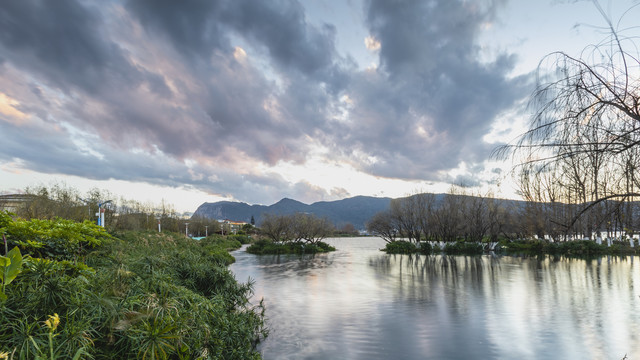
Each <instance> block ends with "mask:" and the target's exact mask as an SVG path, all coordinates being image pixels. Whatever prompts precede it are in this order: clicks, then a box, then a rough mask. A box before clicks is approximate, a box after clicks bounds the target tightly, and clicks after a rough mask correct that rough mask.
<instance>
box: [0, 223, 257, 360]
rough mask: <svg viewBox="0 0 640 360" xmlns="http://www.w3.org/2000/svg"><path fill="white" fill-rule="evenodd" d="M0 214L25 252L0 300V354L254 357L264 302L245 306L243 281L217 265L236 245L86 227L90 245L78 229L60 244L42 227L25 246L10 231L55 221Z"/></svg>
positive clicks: (11, 239)
mask: <svg viewBox="0 0 640 360" xmlns="http://www.w3.org/2000/svg"><path fill="white" fill-rule="evenodd" d="M2 220H3V222H1V223H0V225H2V229H0V231H2V232H5V233H6V235H7V247H8V248H11V246H15V245H17V246H19V247H21V248H23V249H24V253H25V254H26V255H27V256H25V257H24V259H23V266H22V269H21V272H20V273H19V274H18V276H17V277H16V278H15V280H14V281H13V282H12V283H11V284H9V285H8V286H6V289H5V292H6V295H7V299H6V300H5V301H0V324H2V326H0V353H3V352H5V353H9V356H13V358H14V359H34V358H37V357H39V356H40V357H42V358H46V359H50V358H69V359H70V358H73V357H74V356H76V355H77V356H78V358H95V359H127V358H144V359H168V358H171V359H179V358H183V359H195V358H204V359H259V358H260V355H259V353H258V352H256V351H255V344H256V343H257V342H258V341H259V340H260V339H261V338H263V337H264V336H266V330H265V328H264V314H263V310H264V308H263V307H262V304H259V305H257V306H252V305H251V304H250V303H249V301H248V299H249V297H250V295H251V284H238V283H237V282H236V281H235V279H234V277H233V275H232V274H231V273H230V271H229V270H228V269H227V268H226V265H227V264H229V263H231V262H232V261H233V258H232V257H231V256H230V255H229V254H228V252H227V249H229V248H237V247H239V246H240V243H239V242H238V241H236V240H228V239H223V238H222V237H219V236H211V237H208V238H206V239H203V240H201V241H195V240H191V239H188V238H185V237H184V236H181V235H178V234H175V233H171V234H169V233H162V234H159V233H157V232H146V233H139V232H138V233H133V232H127V233H119V234H114V236H113V237H112V236H109V235H107V234H106V233H103V232H102V230H101V229H91V226H94V225H92V224H90V225H91V226H89V227H90V229H89V230H90V231H97V232H98V234H100V236H98V237H94V238H95V239H96V240H99V241H97V242H92V244H93V245H94V246H93V247H90V246H86V245H87V243H86V242H87V241H88V239H87V238H88V236H86V234H85V235H82V236H79V237H76V236H75V235H74V236H71V237H69V239H71V240H69V242H71V243H73V244H69V243H66V242H65V241H66V240H65V239H67V238H66V237H62V236H60V237H57V238H55V237H52V236H50V234H51V231H49V230H47V231H48V232H47V231H44V233H45V234H49V235H47V236H43V235H42V234H41V232H40V231H34V232H33V233H32V235H31V236H34V237H33V238H34V239H36V240H32V241H37V242H42V243H44V244H45V245H44V246H42V247H35V246H31V245H29V244H28V243H27V240H28V239H26V238H25V237H19V236H17V235H15V234H18V233H25V232H16V231H15V230H16V228H19V229H25V228H29V229H30V231H31V230H34V229H47V228H48V227H49V226H50V227H51V228H55V227H56V225H55V224H58V223H60V222H59V221H52V222H51V223H50V224H48V225H46V226H45V225H43V224H45V223H41V222H37V221H36V222H25V223H28V224H25V223H20V221H15V222H14V221H9V222H7V219H6V214H5V215H4V217H3V218H2ZM17 223H20V224H18V226H14V225H16V224H17ZM67 225H68V224H67ZM67 225H65V226H67ZM69 226H84V225H83V224H80V225H69ZM63 227H64V226H63ZM65 231H68V232H69V233H74V231H72V230H69V229H66V230H65ZM89 233H91V232H89ZM76 235H77V234H76ZM45 239H54V240H55V241H52V242H47V241H45ZM25 243H26V245H25ZM56 244H60V245H61V246H62V247H63V248H66V247H69V249H68V251H67V250H65V251H59V249H58V248H57V245H56ZM80 244H82V245H80ZM42 249H47V251H46V252H45V251H44V250H42ZM79 249H81V250H82V251H79ZM2 252H4V249H3V250H2ZM77 255H82V257H83V259H80V257H79V256H77ZM36 256H42V258H38V257H36ZM81 260H82V261H81ZM54 325H55V326H54ZM11 354H13V355H11Z"/></svg>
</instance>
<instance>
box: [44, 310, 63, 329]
mask: <svg viewBox="0 0 640 360" xmlns="http://www.w3.org/2000/svg"><path fill="white" fill-rule="evenodd" d="M58 324H60V317H58V314H57V313H55V314H53V315H49V319H48V320H46V321H45V322H44V325H45V326H46V327H48V328H49V329H51V330H52V331H53V330H55V329H56V328H57V327H58Z"/></svg>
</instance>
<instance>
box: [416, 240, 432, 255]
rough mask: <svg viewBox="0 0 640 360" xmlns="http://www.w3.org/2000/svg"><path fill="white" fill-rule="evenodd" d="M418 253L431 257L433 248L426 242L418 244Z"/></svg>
mask: <svg viewBox="0 0 640 360" xmlns="http://www.w3.org/2000/svg"><path fill="white" fill-rule="evenodd" d="M418 252H419V253H420V254H423V255H431V254H432V253H433V246H432V245H431V243H428V242H426V241H423V242H420V247H419V248H418Z"/></svg>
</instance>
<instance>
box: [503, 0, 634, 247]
mask: <svg viewBox="0 0 640 360" xmlns="http://www.w3.org/2000/svg"><path fill="white" fill-rule="evenodd" d="M594 4H595V6H596V8H597V9H598V11H600V13H601V14H602V16H603V18H604V19H605V21H606V24H607V29H608V30H609V35H608V36H607V37H606V38H605V39H604V40H603V41H602V42H600V43H598V44H594V45H590V46H588V47H586V48H585V49H584V50H583V52H582V53H581V54H580V55H579V56H572V55H569V54H567V53H565V52H554V53H552V54H549V55H548V56H546V57H545V58H544V59H543V60H542V61H541V63H540V66H539V72H538V88H537V89H536V91H535V92H534V94H533V96H532V100H531V103H530V106H531V108H532V109H533V111H534V115H533V117H532V120H531V124H530V129H529V130H528V131H527V132H526V133H524V134H523V135H522V136H521V137H520V139H519V140H518V141H517V142H516V143H514V144H511V145H507V146H504V147H502V148H500V149H498V151H497V153H496V155H498V156H499V157H506V156H508V155H513V156H514V158H515V159H516V161H517V162H519V166H517V168H516V172H517V173H519V174H520V177H519V178H520V181H521V186H522V187H523V188H525V190H526V191H524V192H523V193H524V194H525V197H526V198H528V199H529V200H533V201H547V202H550V203H556V202H557V203H560V204H563V205H566V204H569V205H571V204H573V205H575V206H559V207H556V208H554V209H551V210H552V211H559V212H562V213H555V214H552V215H551V216H552V217H553V218H554V221H555V222H556V224H555V225H557V226H558V231H562V232H563V233H564V234H565V235H566V234H569V233H570V232H572V231H573V232H574V233H578V232H581V233H585V234H587V235H591V233H592V232H593V231H595V230H596V229H597V228H596V226H597V224H598V222H600V221H601V219H598V217H597V213H598V211H597V210H596V209H594V207H596V206H597V204H599V203H602V202H605V201H610V200H616V202H617V203H619V204H620V205H621V204H622V203H624V202H625V201H631V200H633V199H634V198H635V197H637V196H640V193H639V191H638V188H639V187H640V182H639V181H638V180H639V179H640V177H639V176H638V168H637V167H636V166H635V164H637V158H636V157H635V155H636V153H637V151H638V145H640V77H639V76H638V72H639V71H640V61H639V59H640V56H638V55H639V52H638V47H637V44H636V42H635V41H636V37H633V36H625V32H626V31H629V30H633V28H629V29H623V28H622V25H621V24H623V20H624V16H630V15H629V14H628V13H629V12H631V10H633V9H634V8H636V6H634V7H632V8H631V9H629V10H628V11H627V13H625V15H624V16H623V17H621V18H620V21H618V22H617V23H616V24H615V25H614V23H613V22H612V21H611V20H610V19H609V17H608V16H607V15H606V14H605V12H604V11H603V10H602V8H601V7H600V4H599V3H598V2H597V1H594ZM634 25H635V24H634ZM630 159H634V160H631V162H629V160H630ZM546 179H552V182H551V183H550V185H552V186H551V187H547V186H546V185H545V184H544V181H545V180H546ZM536 183H537V184H536ZM550 191H553V196H552V193H551V192H550ZM618 212H619V211H618V210H614V211H610V214H613V213H618ZM580 218H584V219H587V220H585V221H584V222H583V223H582V224H581V225H580V226H579V229H577V227H574V226H576V224H577V222H578V219H580ZM561 223H562V224H561ZM545 230H546V231H549V230H553V229H549V228H547V229H545Z"/></svg>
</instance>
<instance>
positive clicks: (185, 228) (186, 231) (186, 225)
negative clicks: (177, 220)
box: [184, 223, 189, 237]
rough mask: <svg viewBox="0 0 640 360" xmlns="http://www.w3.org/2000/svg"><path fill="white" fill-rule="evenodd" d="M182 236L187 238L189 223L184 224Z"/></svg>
mask: <svg viewBox="0 0 640 360" xmlns="http://www.w3.org/2000/svg"><path fill="white" fill-rule="evenodd" d="M184 225H185V227H184V236H186V237H189V223H184Z"/></svg>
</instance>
